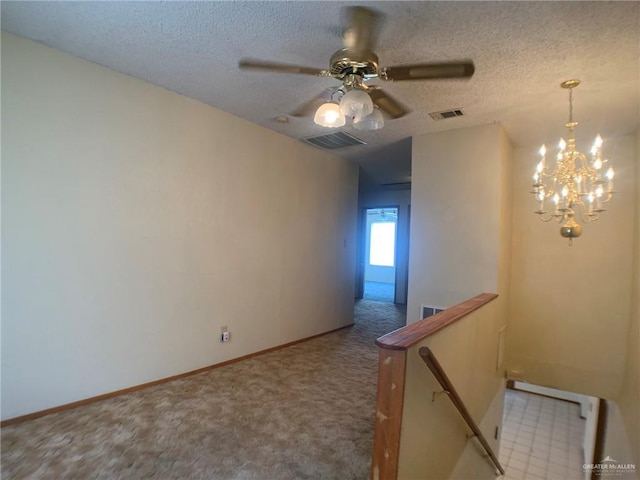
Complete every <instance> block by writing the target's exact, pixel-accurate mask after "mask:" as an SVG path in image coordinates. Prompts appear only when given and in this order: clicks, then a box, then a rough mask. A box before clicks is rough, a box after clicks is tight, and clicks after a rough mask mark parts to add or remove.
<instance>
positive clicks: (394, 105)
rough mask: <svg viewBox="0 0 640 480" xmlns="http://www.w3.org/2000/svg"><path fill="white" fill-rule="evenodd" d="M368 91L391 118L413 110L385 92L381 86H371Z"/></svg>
mask: <svg viewBox="0 0 640 480" xmlns="http://www.w3.org/2000/svg"><path fill="white" fill-rule="evenodd" d="M367 93H368V94H369V96H370V97H371V100H373V103H375V104H376V105H377V106H378V108H379V109H380V110H382V111H383V112H385V113H386V114H387V115H389V116H390V117H391V118H400V117H404V116H405V115H406V114H408V113H410V112H411V110H409V108H407V107H406V106H404V105H403V104H402V103H400V102H399V101H398V100H396V99H395V98H393V97H392V96H390V95H389V94H387V93H385V92H384V90H382V89H381V88H369V89H368V90H367Z"/></svg>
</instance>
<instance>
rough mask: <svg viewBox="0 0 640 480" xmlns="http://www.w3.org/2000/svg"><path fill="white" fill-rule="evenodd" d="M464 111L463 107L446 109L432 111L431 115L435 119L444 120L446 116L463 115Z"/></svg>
mask: <svg viewBox="0 0 640 480" xmlns="http://www.w3.org/2000/svg"><path fill="white" fill-rule="evenodd" d="M463 115H464V111H463V110H462V109H461V108H454V109H452V110H445V111H443V112H431V113H430V114H429V116H430V117H431V118H433V119H434V120H444V119H446V118H454V117H462V116H463Z"/></svg>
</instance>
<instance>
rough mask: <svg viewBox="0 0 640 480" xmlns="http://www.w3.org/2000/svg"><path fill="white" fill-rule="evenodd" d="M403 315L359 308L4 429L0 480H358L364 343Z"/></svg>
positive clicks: (365, 470)
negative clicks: (345, 317)
mask: <svg viewBox="0 0 640 480" xmlns="http://www.w3.org/2000/svg"><path fill="white" fill-rule="evenodd" d="M404 318H405V312H404V310H403V309H402V307H399V306H396V305H393V304H389V303H380V302H373V301H367V300H361V301H359V302H358V303H357V304H356V307H355V322H356V324H355V325H354V326H353V327H352V328H349V329H344V330H341V331H339V332H335V333H332V334H329V335H325V336H322V337H319V338H316V339H314V340H310V341H308V342H303V343H300V344H297V345H294V346H292V347H289V348H286V349H282V350H278V351H275V352H271V353H268V354H265V355H261V356H258V357H254V358H252V359H249V360H245V361H242V362H238V363H235V364H232V365H228V366H225V367H221V368H218V369H214V370H211V371H209V372H206V373H203V374H199V375H194V376H191V377H188V378H183V379H180V380H176V381H173V382H170V383H167V384H163V385H159V386H156V387H152V388H148V389H145V390H141V391H138V392H134V393H130V394H127V395H123V396H120V397H116V398H112V399H109V400H104V401H102V402H98V403H94V404H91V405H88V406H85V407H79V408H76V409H74V410H69V411H66V412H61V413H57V414H53V415H49V416H47V417H43V418H39V419H36V420H32V421H29V422H25V423H22V424H19V425H14V426H9V427H5V428H3V429H2V431H1V436H2V470H1V476H2V479H3V480H9V479H30V480H31V479H56V480H67V479H96V480H97V479H105V480H106V479H109V480H112V479H123V480H125V479H161V480H165V479H181V480H191V479H203V480H204V479H206V480H213V479H215V480H218V479H220V480H223V479H229V480H230V479H234V480H235V479H237V480H240V479H259V480H288V479H291V480H293V479H295V480H300V479H314V480H318V479H332V480H333V479H340V480H346V479H366V478H368V474H369V467H370V460H371V450H372V446H373V426H374V412H375V395H376V380H377V347H376V346H375V344H374V340H375V339H376V338H377V337H378V336H380V335H383V334H384V333H387V332H389V331H391V330H395V329H396V328H399V327H401V326H402V325H403V324H404Z"/></svg>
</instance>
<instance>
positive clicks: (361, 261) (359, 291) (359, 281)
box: [354, 205, 408, 303]
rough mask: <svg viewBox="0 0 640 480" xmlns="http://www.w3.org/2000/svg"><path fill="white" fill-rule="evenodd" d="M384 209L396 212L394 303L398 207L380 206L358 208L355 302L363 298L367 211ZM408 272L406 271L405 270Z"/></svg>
mask: <svg viewBox="0 0 640 480" xmlns="http://www.w3.org/2000/svg"><path fill="white" fill-rule="evenodd" d="M386 208H395V209H396V212H397V218H396V235H395V241H394V247H393V264H394V269H395V271H394V277H395V278H394V283H393V303H396V286H397V285H398V234H399V230H400V229H399V228H398V225H399V220H400V205H380V206H377V205H376V206H373V207H361V208H360V212H359V214H358V216H359V218H358V242H357V245H358V248H357V250H358V253H357V255H358V258H357V262H356V278H355V280H356V288H355V295H354V297H355V299H356V300H360V299H362V298H363V297H364V272H365V261H366V254H367V252H366V251H365V250H366V248H365V246H366V244H367V241H366V239H367V235H369V232H367V231H366V230H367V210H382V209H386ZM406 270H408V269H406ZM406 290H407V289H406V288H405V297H406V293H407V292H406ZM405 303H406V299H405Z"/></svg>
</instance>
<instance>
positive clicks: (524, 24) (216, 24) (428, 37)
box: [2, 1, 640, 182]
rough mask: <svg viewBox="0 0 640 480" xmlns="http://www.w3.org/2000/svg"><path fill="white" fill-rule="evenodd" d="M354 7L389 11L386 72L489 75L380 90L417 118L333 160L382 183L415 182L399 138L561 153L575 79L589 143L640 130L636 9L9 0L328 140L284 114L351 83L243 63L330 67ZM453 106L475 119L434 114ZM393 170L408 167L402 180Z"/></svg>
mask: <svg viewBox="0 0 640 480" xmlns="http://www.w3.org/2000/svg"><path fill="white" fill-rule="evenodd" d="M345 5H365V6H370V7H372V8H375V9H377V10H379V11H380V12H382V13H384V14H385V23H384V26H383V29H382V32H381V34H380V38H379V44H378V47H377V48H376V53H377V54H378V57H379V58H380V65H381V66H391V65H401V64H407V63H419V62H438V61H450V60H458V59H473V61H474V63H475V65H476V73H475V75H474V76H473V78H471V79H470V80H439V81H414V82H396V83H391V82H382V81H379V80H377V79H375V80H373V81H371V82H370V83H371V84H380V85H382V86H383V87H384V88H385V89H386V90H387V91H388V92H389V93H390V94H392V95H393V96H395V97H396V98H397V99H399V100H400V101H402V102H403V103H404V104H406V105H408V106H409V107H410V108H411V109H412V113H411V114H409V115H407V116H406V117H403V118H400V119H397V120H388V121H387V123H386V126H385V127H384V129H382V130H379V131H375V132H360V131H357V130H354V129H353V128H352V127H350V126H347V127H344V130H345V131H347V132H349V133H352V134H354V135H356V136H357V137H359V138H361V139H363V140H364V141H366V142H367V143H368V144H367V145H366V146H357V147H349V148H346V149H341V150H334V152H335V153H336V154H337V155H341V156H344V157H347V158H351V159H355V160H357V161H358V162H359V163H360V164H361V165H365V166H366V165H367V162H369V163H370V164H371V165H370V166H371V167H372V168H371V176H372V177H378V179H379V181H382V182H394V181H396V182H397V181H406V176H407V175H408V173H409V172H408V171H407V162H406V158H404V157H406V155H407V152H410V148H407V146H408V145H409V146H410V142H409V143H407V142H406V141H404V142H402V141H400V140H402V139H405V138H407V137H411V136H413V135H419V134H423V133H427V132H437V131H442V130H449V129H455V128H462V127H467V126H472V125H480V124H487V123H494V122H497V123H501V124H502V125H504V128H505V129H506V131H507V134H508V135H509V137H510V138H511V140H512V141H513V143H514V144H515V145H517V146H518V145H520V146H522V145H526V146H530V145H537V144H540V143H542V142H547V143H551V142H554V143H555V141H557V138H558V137H559V136H560V135H561V134H563V133H564V130H563V124H564V122H566V120H567V112H568V98H567V94H566V91H564V90H562V89H560V88H559V84H560V82H562V81H563V80H566V79H569V78H579V79H581V80H582V84H581V85H580V87H579V88H578V89H577V90H576V91H575V92H574V104H575V105H574V113H575V117H576V119H577V120H578V121H579V122H580V126H579V127H578V130H577V136H578V141H579V142H580V139H581V138H585V140H586V139H590V137H591V136H593V135H595V133H596V132H600V133H601V134H602V136H603V137H605V139H606V137H607V136H617V135H625V134H629V133H631V132H633V131H635V130H636V129H637V128H638V118H639V103H640V99H639V90H640V86H639V84H640V67H639V57H640V33H639V32H640V4H639V3H637V2H579V1H572V2H537V1H536V2H525V1H522V2H455V1H447V2H428V1H424V2H404V1H396V2H388V1H379V2H326V1H325V2H315V1H296V2H273V1H267V2H236V1H228V2H121V1H118V2H10V1H3V2H2V29H3V30H7V31H9V32H12V33H15V34H17V35H20V36H23V37H27V38H31V39H33V40H36V41H39V42H42V43H45V44H47V45H50V46H53V47H55V48H58V49H61V50H64V51H66V52H69V53H71V54H74V55H77V56H79V57H82V58H85V59H87V60H90V61H93V62H96V63H99V64H101V65H105V66H107V67H110V68H112V69H114V70H118V71H120V72H124V73H127V74H129V75H132V76H135V77H138V78H141V79H143V80H146V81H149V82H151V83H154V84H156V85H160V86H163V87H166V88H168V89H170V90H173V91H175V92H178V93H181V94H183V95H186V96H188V97H191V98H194V99H197V100H200V101H202V102H205V103H208V104H210V105H213V106H215V107H217V108H219V109H221V110H224V111H226V112H229V113H232V114H235V115H238V116H241V117H244V118H246V119H248V120H250V121H252V122H254V123H257V124H260V125H263V126H265V127H267V128H270V129H273V130H275V131H278V132H281V133H283V134H285V135H288V136H291V137H293V138H304V137H308V136H313V135H318V134H325V133H327V129H324V128H323V127H319V126H316V125H314V123H313V121H312V119H311V118H294V117H290V121H289V123H286V124H281V123H278V122H276V121H275V117H277V116H280V115H287V114H288V113H290V112H292V111H294V110H295V109H296V108H297V107H299V106H300V105H301V104H303V103H305V102H306V101H307V100H309V99H311V98H312V97H313V96H315V95H317V94H318V93H320V92H321V91H323V90H324V89H325V88H327V87H330V86H334V85H337V84H338V82H337V81H336V80H334V79H331V78H320V77H312V76H304V75H287V74H279V73H265V72H255V71H244V70H239V69H238V66H237V65H238V60H239V59H240V58H245V57H252V58H260V59H265V60H272V61H278V62H284V63H295V64H301V65H306V66H312V67H320V68H326V67H327V66H328V62H329V57H330V56H331V54H332V53H333V52H334V51H336V50H338V49H340V48H341V47H342V41H341V27H340V9H341V7H343V6H345ZM451 108H462V109H464V111H465V114H466V115H465V116H464V117H458V118H454V119H447V120H443V121H434V120H432V119H431V117H430V116H429V115H428V113H429V112H434V111H440V110H448V109H451ZM395 147H397V149H396V148H395ZM385 159H386V161H387V162H391V164H393V162H394V161H395V162H396V163H397V164H398V165H397V166H398V167H400V166H401V165H404V166H402V168H399V169H396V171H395V173H394V169H393V168H388V167H387V168H385V167H384V165H383V164H384V163H385V162H384V160H385ZM374 164H375V165H374ZM394 175H395V176H394ZM382 177H385V178H384V179H382Z"/></svg>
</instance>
